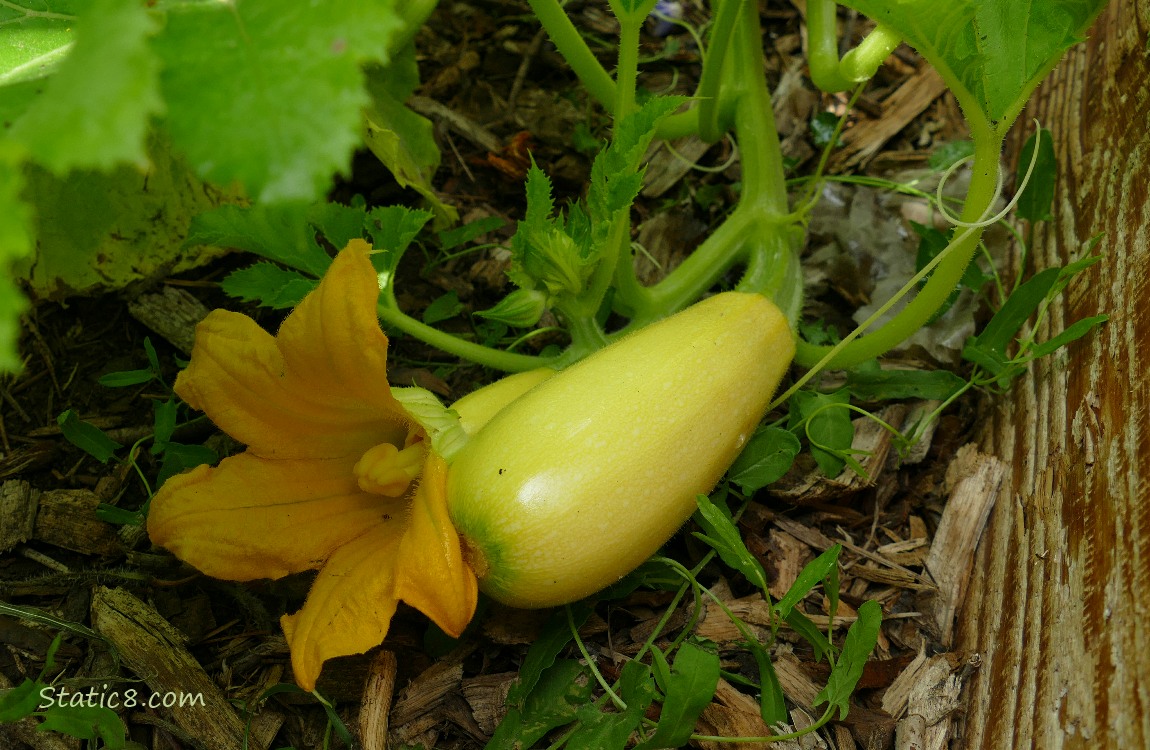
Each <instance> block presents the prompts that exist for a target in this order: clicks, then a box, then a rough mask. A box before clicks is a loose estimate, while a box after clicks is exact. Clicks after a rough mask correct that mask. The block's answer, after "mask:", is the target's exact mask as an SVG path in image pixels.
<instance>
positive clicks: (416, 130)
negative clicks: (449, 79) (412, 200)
mask: <svg viewBox="0 0 1150 750" xmlns="http://www.w3.org/2000/svg"><path fill="white" fill-rule="evenodd" d="M397 73H398V75H397ZM366 74H367V91H368V94H370V96H371V101H370V104H369V105H368V107H367V108H366V110H365V114H364V118H365V127H364V131H365V132H364V142H365V144H366V145H367V147H368V149H370V150H371V152H372V153H373V154H375V156H376V158H377V159H379V161H380V162H381V163H382V164H383V165H384V166H385V167H387V169H388V171H389V172H391V174H392V176H393V177H394V178H395V181H396V182H397V183H399V185H400V187H410V188H411V189H413V190H415V191H416V192H418V193H419V194H420V195H422V196H423V198H424V200H426V201H427V204H428V205H430V206H431V208H432V209H433V210H434V211H435V213H436V214H437V216H438V218H437V220H436V224H437V225H442V226H446V225H450V224H453V223H455V222H457V221H458V220H459V212H458V211H457V210H456V209H455V208H454V207H453V206H451V205H449V204H447V203H445V202H444V201H443V200H442V199H441V198H440V197H439V196H438V195H437V194H436V192H435V190H434V188H433V186H432V183H431V178H432V177H433V176H434V175H435V170H436V169H438V168H439V159H440V154H439V146H437V145H436V143H435V133H434V126H433V125H432V123H431V121H430V120H428V119H427V118H426V117H424V116H423V115H420V114H418V113H416V112H413V111H412V110H410V109H408V108H407V107H406V106H404V104H403V102H404V101H405V100H406V99H407V97H408V96H410V95H411V91H410V90H409V89H411V88H412V87H411V85H404V86H402V87H400V90H394V89H395V86H394V81H395V80H396V79H402V78H409V79H410V78H412V77H414V82H413V83H414V84H415V85H418V83H419V68H418V66H417V65H416V60H415V45H414V44H408V45H406V46H405V47H404V48H403V49H402V50H400V51H399V52H398V53H397V54H396V55H394V56H393V57H392V59H391V62H390V64H389V65H387V66H386V67H382V66H379V65H371V66H368V67H367V68H366ZM409 83H411V82H409Z"/></svg>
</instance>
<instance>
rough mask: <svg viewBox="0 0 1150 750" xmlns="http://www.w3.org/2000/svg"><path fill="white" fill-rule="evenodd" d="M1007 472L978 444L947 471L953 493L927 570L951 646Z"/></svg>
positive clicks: (937, 616)
mask: <svg viewBox="0 0 1150 750" xmlns="http://www.w3.org/2000/svg"><path fill="white" fill-rule="evenodd" d="M1006 471H1007V467H1006V465H1005V464H1003V463H1002V462H1001V461H999V460H998V459H997V458H995V457H994V456H990V455H987V454H985V453H979V452H978V451H977V450H976V449H975V447H974V445H973V444H967V445H964V446H963V447H961V448H959V449H958V455H957V456H955V459H954V461H952V462H951V464H950V466H949V467H948V468H947V470H946V484H947V485H948V486H950V487H951V491H950V497H949V499H948V500H947V502H946V508H945V510H943V513H942V520H941V521H940V522H939V524H938V531H936V532H935V535H934V540H933V541H932V542H931V545H930V552H929V553H928V554H927V556H926V569H927V570H928V571H929V572H930V575H931V577H932V578H933V579H934V582H935V583H936V584H937V586H938V593H937V595H935V596H934V597H933V598H932V599H931V601H930V602H929V604H928V605H927V607H926V608H925V609H926V611H927V612H928V613H929V614H930V616H931V618H932V619H933V623H934V625H935V627H937V629H938V633H939V636H940V640H941V642H942V645H943V646H945V647H949V646H950V644H951V640H952V634H953V630H954V615H955V612H957V611H958V608H959V606H961V605H962V601H963V598H964V597H965V596H966V588H967V581H968V580H969V578H970V570H971V566H972V565H973V564H974V550H975V548H976V547H977V546H978V540H979V537H981V536H982V530H983V528H984V527H985V526H986V519H987V517H988V516H989V515H990V509H991V507H992V506H993V505H994V501H995V499H996V498H997V497H998V493H999V490H1000V489H1001V487H1002V483H1003V480H1004V479H1005V478H1006ZM857 572H858V571H857V569H856V573H857Z"/></svg>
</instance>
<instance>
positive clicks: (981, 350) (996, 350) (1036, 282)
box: [962, 268, 1063, 375]
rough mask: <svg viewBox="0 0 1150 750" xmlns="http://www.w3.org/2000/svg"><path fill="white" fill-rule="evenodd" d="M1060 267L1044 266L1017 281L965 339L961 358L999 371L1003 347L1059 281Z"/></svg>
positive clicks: (1005, 358)
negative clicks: (981, 326)
mask: <svg viewBox="0 0 1150 750" xmlns="http://www.w3.org/2000/svg"><path fill="white" fill-rule="evenodd" d="M1062 270H1063V269H1061V268H1047V269H1045V270H1043V271H1039V272H1038V273H1036V274H1035V275H1034V276H1032V277H1031V278H1030V279H1028V280H1027V281H1026V282H1024V283H1023V284H1021V285H1019V287H1018V288H1017V289H1015V290H1014V292H1012V293H1011V295H1010V296H1009V297H1007V299H1006V302H1004V303H1003V305H1002V307H1001V308H999V310H998V312H996V313H995V314H994V317H992V318H991V319H990V322H989V323H987V324H986V328H984V329H982V332H981V333H979V334H978V335H977V336H974V337H972V338H971V339H969V340H968V341H967V342H966V345H965V346H964V347H963V349H962V356H963V359H966V360H969V361H971V362H974V363H975V364H976V365H979V366H981V367H983V368H984V369H985V370H986V371H987V372H989V373H990V374H992V375H998V374H999V373H1001V372H1002V371H1003V369H1004V368H1005V367H1006V363H1007V361H1008V360H1009V357H1008V356H1007V354H1006V347H1007V346H1009V344H1010V342H1011V341H1013V340H1014V337H1015V335H1016V334H1017V333H1018V330H1019V329H1020V328H1021V327H1022V325H1023V324H1024V323H1025V322H1026V321H1027V319H1029V318H1030V316H1031V315H1032V314H1034V311H1035V310H1037V309H1038V307H1039V305H1041V304H1042V302H1043V300H1045V299H1046V297H1047V295H1048V294H1049V293H1050V291H1051V290H1052V289H1053V288H1054V285H1055V284H1056V283H1058V280H1059V275H1060V274H1061V273H1062Z"/></svg>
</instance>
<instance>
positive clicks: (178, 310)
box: [128, 286, 208, 354]
mask: <svg viewBox="0 0 1150 750" xmlns="http://www.w3.org/2000/svg"><path fill="white" fill-rule="evenodd" d="M128 312H129V313H131V315H132V317H133V318H135V319H136V320H138V321H140V322H141V323H143V324H144V325H146V326H147V327H148V328H151V329H152V330H153V331H155V332H156V333H158V334H160V336H162V337H163V338H164V339H165V340H167V341H168V342H169V343H170V344H171V345H172V346H174V347H176V348H177V349H179V350H180V351H181V352H183V353H184V354H191V353H192V345H193V344H194V343H195V341H196V325H197V324H199V322H200V321H201V320H203V319H204V318H206V317H207V316H208V308H206V307H204V304H203V303H202V302H200V301H199V300H198V299H196V298H195V297H193V296H192V295H191V294H189V293H188V292H186V291H185V290H183V289H177V288H176V287H172V286H164V287H161V288H160V291H158V292H153V293H151V294H141V295H140V296H139V297H136V299H134V300H132V301H131V302H129V303H128Z"/></svg>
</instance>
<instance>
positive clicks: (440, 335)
mask: <svg viewBox="0 0 1150 750" xmlns="http://www.w3.org/2000/svg"><path fill="white" fill-rule="evenodd" d="M380 296H381V298H382V297H383V296H384V295H380ZM375 310H376V314H377V315H378V316H379V319H380V320H382V321H383V322H384V323H385V324H387V325H388V326H391V327H393V328H397V329H399V330H400V331H403V332H404V333H407V334H409V335H411V336H415V337H416V338H418V339H419V340H421V341H424V342H426V343H428V344H431V345H432V346H434V347H436V348H438V349H441V350H443V351H445V352H447V353H448V354H454V355H455V356H457V357H462V358H464V359H469V360H471V361H472V362H475V363H477V364H480V365H483V366H485V367H490V368H492V369H495V370H502V371H504V372H522V371H524V370H534V369H536V368H539V367H554V366H555V365H556V363H557V362H558V357H537V356H534V355H531V354H515V353H514V352H506V351H503V350H502V349H493V348H491V347H489V346H484V345H482V344H476V343H474V342H472V341H464V340H463V339H461V338H459V337H457V336H453V335H451V334H450V333H447V332H445V331H441V330H439V329H438V328H435V327H433V326H429V325H427V324H426V323H424V322H422V321H419V320H416V319H415V318H413V317H411V316H410V315H408V314H407V313H405V312H403V311H402V310H400V309H399V307H398V305H396V304H395V301H394V299H393V300H390V304H388V302H386V301H384V300H382V299H381V301H380V302H379V304H377V305H376V307H375Z"/></svg>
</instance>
